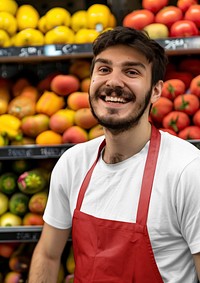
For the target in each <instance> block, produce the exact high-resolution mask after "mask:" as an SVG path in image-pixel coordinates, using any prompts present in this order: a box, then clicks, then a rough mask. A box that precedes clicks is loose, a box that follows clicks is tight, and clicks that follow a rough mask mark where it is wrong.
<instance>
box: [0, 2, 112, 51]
mask: <svg viewBox="0 0 200 283" xmlns="http://www.w3.org/2000/svg"><path fill="white" fill-rule="evenodd" d="M115 25H116V18H115V16H114V15H113V14H112V13H111V11H110V9H109V8H108V7H107V6H106V5H103V4H94V5H92V6H90V7H89V8H88V9H87V10H79V11H77V12H75V13H74V14H71V13H70V12H69V11H68V10H67V9H65V8H62V7H54V8H51V9H49V11H47V12H46V14H45V15H43V16H40V14H39V12H38V11H37V10H36V9H35V8H34V7H33V6H32V5H30V4H23V5H21V6H18V4H17V2H16V1H15V0H0V46H1V47H9V46H37V45H45V44H72V43H91V42H93V40H94V39H95V38H96V37H97V35H98V34H99V33H100V32H102V31H104V30H106V29H107V28H112V27H114V26H115Z"/></svg>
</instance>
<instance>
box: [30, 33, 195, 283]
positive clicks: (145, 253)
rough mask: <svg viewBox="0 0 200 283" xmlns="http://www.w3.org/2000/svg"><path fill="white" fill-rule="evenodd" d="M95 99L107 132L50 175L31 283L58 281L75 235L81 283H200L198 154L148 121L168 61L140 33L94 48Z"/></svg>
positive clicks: (105, 39) (104, 38) (103, 39)
mask: <svg viewBox="0 0 200 283" xmlns="http://www.w3.org/2000/svg"><path fill="white" fill-rule="evenodd" d="M93 51H94V59H93V63H92V76H91V85H90V90H89V98H90V104H91V109H92V112H93V114H94V116H95V117H96V118H97V119H98V121H99V123H100V124H101V125H103V127H104V131H105V136H102V137H99V138H96V139H94V140H91V141H89V142H86V143H82V144H78V145H76V146H74V147H72V148H71V149H69V150H67V151H66V152H65V153H64V154H63V155H62V156H61V158H60V159H59V161H58V162H57V164H56V166H55V167H54V170H53V172H52V177H51V184H50V194H49V198H48V203H47V207H46V210H45V213H44V220H45V224H44V228H43V231H42V235H41V238H40V240H39V242H38V244H37V247H36V249H35V252H34V255H33V258H32V264H31V268H30V276H29V283H41V282H48V283H51V282H52V283H55V282H56V278H57V273H58V269H59V262H60V257H61V254H62V251H63V249H64V246H65V244H66V241H67V239H68V237H69V235H70V233H71V227H72V240H73V248H74V256H75V262H76V268H75V279H74V283H92V282H95V283H97V282H98V283H103V282H104V283H132V282H136V283H162V282H168V283H196V282H197V280H198V277H199V278H200V254H199V252H200V225H199V222H200V175H199V172H198V171H199V168H200V151H199V150H198V149H197V148H196V147H194V146H193V145H192V144H190V143H188V142H187V141H184V140H181V139H179V138H177V137H174V136H172V135H170V134H168V133H166V132H162V131H158V130H157V129H156V128H155V127H153V126H152V125H151V124H150V123H149V119H148V118H149V111H150V108H151V105H152V103H154V102H155V101H157V100H158V99H159V97H160V95H161V91H162V86H163V77H164V74H165V67H166V63H167V59H166V55H165V52H164V50H163V48H162V47H161V46H160V45H158V44H157V43H156V42H155V41H153V40H151V39H149V38H148V36H147V35H146V34H145V33H143V32H141V31H137V30H134V29H130V28H125V27H117V28H115V29H113V30H109V31H106V32H104V33H102V34H101V35H100V36H99V38H98V39H97V40H96V41H95V42H94V46H93Z"/></svg>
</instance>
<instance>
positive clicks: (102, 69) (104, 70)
mask: <svg viewBox="0 0 200 283" xmlns="http://www.w3.org/2000/svg"><path fill="white" fill-rule="evenodd" d="M108 71H109V68H107V67H101V68H99V72H100V73H107V72H108Z"/></svg>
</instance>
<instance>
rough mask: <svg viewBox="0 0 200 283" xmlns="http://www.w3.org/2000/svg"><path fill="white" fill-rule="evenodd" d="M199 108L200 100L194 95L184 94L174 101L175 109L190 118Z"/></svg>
mask: <svg viewBox="0 0 200 283" xmlns="http://www.w3.org/2000/svg"><path fill="white" fill-rule="evenodd" d="M199 106H200V105H199V98H198V97H197V96H196V95H195V94H192V93H187V94H182V95H179V96H177V97H176V98H175V99H174V109H175V110H178V111H182V112H184V113H186V114H188V115H190V116H192V115H194V114H195V113H196V111H197V110H198V109H199Z"/></svg>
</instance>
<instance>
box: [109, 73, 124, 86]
mask: <svg viewBox="0 0 200 283" xmlns="http://www.w3.org/2000/svg"><path fill="white" fill-rule="evenodd" d="M106 86H110V87H114V86H119V87H124V82H123V80H122V75H120V74H119V73H118V72H114V71H113V72H111V73H110V74H109V75H108V77H107V80H106Z"/></svg>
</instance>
